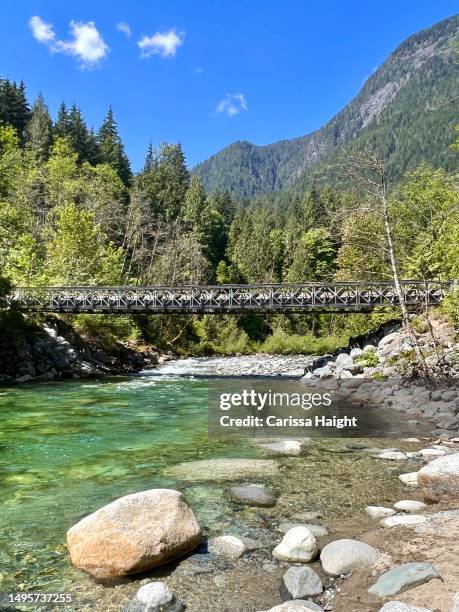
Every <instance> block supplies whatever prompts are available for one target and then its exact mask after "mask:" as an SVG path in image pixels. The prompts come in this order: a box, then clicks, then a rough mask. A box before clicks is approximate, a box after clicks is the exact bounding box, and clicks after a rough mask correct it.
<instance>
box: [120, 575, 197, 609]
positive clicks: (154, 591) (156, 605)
mask: <svg viewBox="0 0 459 612" xmlns="http://www.w3.org/2000/svg"><path fill="white" fill-rule="evenodd" d="M182 610H185V606H184V605H183V603H182V602H181V601H179V600H178V599H176V598H175V596H174V594H173V593H172V591H171V590H170V589H169V587H168V586H167V584H165V583H164V582H149V583H148V584H144V585H143V586H142V587H140V589H139V590H138V591H137V593H136V594H135V596H134V597H133V598H132V599H131V601H129V602H128V603H127V604H126V605H125V606H123V607H122V608H121V612H182Z"/></svg>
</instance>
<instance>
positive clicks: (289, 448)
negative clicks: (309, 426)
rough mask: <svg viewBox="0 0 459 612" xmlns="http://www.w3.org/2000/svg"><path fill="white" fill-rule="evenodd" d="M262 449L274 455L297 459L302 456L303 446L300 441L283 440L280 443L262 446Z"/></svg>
mask: <svg viewBox="0 0 459 612" xmlns="http://www.w3.org/2000/svg"><path fill="white" fill-rule="evenodd" d="M260 447H261V448H262V449H264V450H265V451H267V452H268V453H272V454H274V455H286V456H293V457H296V456H298V455H301V451H302V450H303V445H302V444H301V442H298V440H281V441H280V442H270V443H269V444H260Z"/></svg>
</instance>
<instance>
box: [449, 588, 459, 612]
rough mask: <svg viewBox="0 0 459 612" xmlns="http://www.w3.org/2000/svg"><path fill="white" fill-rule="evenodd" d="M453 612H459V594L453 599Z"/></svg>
mask: <svg viewBox="0 0 459 612" xmlns="http://www.w3.org/2000/svg"><path fill="white" fill-rule="evenodd" d="M451 612H459V592H458V593H455V594H454V597H453V609H452V610H451Z"/></svg>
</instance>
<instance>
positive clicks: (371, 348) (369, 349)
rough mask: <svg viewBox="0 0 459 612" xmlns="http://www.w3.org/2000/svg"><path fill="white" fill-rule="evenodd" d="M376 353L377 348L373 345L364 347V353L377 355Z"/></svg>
mask: <svg viewBox="0 0 459 612" xmlns="http://www.w3.org/2000/svg"><path fill="white" fill-rule="evenodd" d="M375 352H376V347H375V346H373V345H372V344H367V345H366V346H364V347H363V353H375Z"/></svg>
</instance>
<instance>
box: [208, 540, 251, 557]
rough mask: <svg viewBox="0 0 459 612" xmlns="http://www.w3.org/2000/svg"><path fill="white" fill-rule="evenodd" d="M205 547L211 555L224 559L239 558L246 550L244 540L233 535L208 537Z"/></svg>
mask: <svg viewBox="0 0 459 612" xmlns="http://www.w3.org/2000/svg"><path fill="white" fill-rule="evenodd" d="M207 549H208V551H209V552H210V553H212V554H213V555H217V556H219V557H225V558H226V559H239V557H242V555H243V554H244V553H245V552H247V546H246V544H245V542H243V541H242V540H240V539H239V538H238V537H236V536H233V535H222V536H218V537H216V538H212V539H210V540H209V541H208V543H207Z"/></svg>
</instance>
